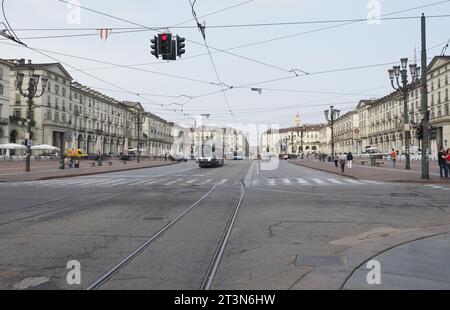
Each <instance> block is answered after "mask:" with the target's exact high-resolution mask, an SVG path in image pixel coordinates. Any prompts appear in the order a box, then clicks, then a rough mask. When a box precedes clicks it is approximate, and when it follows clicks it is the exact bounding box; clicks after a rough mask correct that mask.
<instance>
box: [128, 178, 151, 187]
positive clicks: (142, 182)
mask: <svg viewBox="0 0 450 310" xmlns="http://www.w3.org/2000/svg"><path fill="white" fill-rule="evenodd" d="M147 182H148V179H146V180H140V181H136V182H132V183H129V184H128V185H129V186H136V185H142V184H144V183H147Z"/></svg>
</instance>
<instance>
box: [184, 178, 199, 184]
mask: <svg viewBox="0 0 450 310" xmlns="http://www.w3.org/2000/svg"><path fill="white" fill-rule="evenodd" d="M197 181H198V179H192V180H189V181H187V182H186V184H192V183H195V182H197Z"/></svg>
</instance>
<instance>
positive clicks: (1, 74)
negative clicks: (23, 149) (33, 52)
mask: <svg viewBox="0 0 450 310" xmlns="http://www.w3.org/2000/svg"><path fill="white" fill-rule="evenodd" d="M9 75H10V64H9V63H8V62H6V61H3V60H0V144H6V143H9V133H10V130H9V117H10V112H9V111H10V110H9V101H10V100H9V96H10V90H9V89H10V83H9V80H10V79H9ZM0 155H1V154H0Z"/></svg>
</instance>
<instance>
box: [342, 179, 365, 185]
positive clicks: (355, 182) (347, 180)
mask: <svg viewBox="0 0 450 310" xmlns="http://www.w3.org/2000/svg"><path fill="white" fill-rule="evenodd" d="M342 180H343V181H346V182H348V183H352V184H361V182H359V181H356V180H352V179H342Z"/></svg>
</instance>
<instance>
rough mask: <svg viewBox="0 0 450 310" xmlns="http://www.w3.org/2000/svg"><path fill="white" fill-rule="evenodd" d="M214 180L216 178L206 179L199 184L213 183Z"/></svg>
mask: <svg viewBox="0 0 450 310" xmlns="http://www.w3.org/2000/svg"><path fill="white" fill-rule="evenodd" d="M213 180H214V179H208V180H206V181H204V182H202V183H200V184H198V185H206V184H208V183H211V182H212V181H213Z"/></svg>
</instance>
